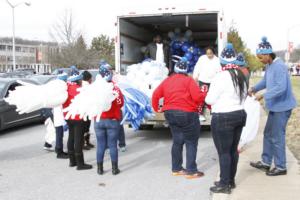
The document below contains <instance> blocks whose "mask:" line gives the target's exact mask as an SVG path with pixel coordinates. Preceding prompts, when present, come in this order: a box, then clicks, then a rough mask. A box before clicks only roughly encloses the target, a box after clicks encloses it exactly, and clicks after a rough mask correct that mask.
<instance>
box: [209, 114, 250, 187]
mask: <svg viewBox="0 0 300 200" xmlns="http://www.w3.org/2000/svg"><path fill="white" fill-rule="evenodd" d="M246 118H247V114H246V112H245V111H244V110H238V111H234V112H228V113H213V114H212V122H211V128H212V135H213V140H214V143H215V146H216V148H217V151H218V155H219V162H220V172H221V173H220V183H221V184H222V185H229V183H230V182H231V181H234V178H235V175H236V170H237V164H238V160H239V154H238V151H237V147H238V144H239V141H240V137H241V133H242V130H243V127H244V126H245V124H246Z"/></svg>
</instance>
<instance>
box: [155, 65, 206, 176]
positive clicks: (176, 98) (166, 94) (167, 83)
mask: <svg viewBox="0 0 300 200" xmlns="http://www.w3.org/2000/svg"><path fill="white" fill-rule="evenodd" d="M187 71H188V64H187V61H179V62H177V63H176V65H175V67H174V72H175V73H173V74H171V75H170V76H169V77H168V78H166V79H165V80H164V81H163V82H162V83H161V84H160V85H159V86H158V87H157V88H156V89H155V91H154V93H153V95H152V107H153V109H154V110H155V111H156V112H164V115H165V118H166V120H167V122H168V124H169V126H170V129H171V133H172V138H173V145H172V152H171V155H172V175H173V176H180V175H184V176H186V178H187V179H193V178H200V177H202V176H204V173H203V172H200V171H198V169H197V163H196V158H197V148H198V139H199V135H200V121H199V118H198V106H199V105H200V104H201V103H203V101H204V98H205V96H204V93H202V92H201V91H200V88H199V86H198V84H197V83H196V82H195V81H194V80H193V79H192V78H191V77H189V76H188V75H187ZM161 98H164V102H163V106H162V108H160V106H159V100H160V99H161ZM184 144H185V147H186V169H185V168H183V166H182V164H183V158H182V151H183V145H184Z"/></svg>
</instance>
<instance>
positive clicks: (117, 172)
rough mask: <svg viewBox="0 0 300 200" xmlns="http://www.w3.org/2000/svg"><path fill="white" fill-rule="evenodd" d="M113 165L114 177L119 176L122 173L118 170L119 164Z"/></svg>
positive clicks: (114, 163)
mask: <svg viewBox="0 0 300 200" xmlns="http://www.w3.org/2000/svg"><path fill="white" fill-rule="evenodd" d="M111 165H112V174H113V175H117V174H119V173H120V172H121V171H120V170H119V168H118V162H111Z"/></svg>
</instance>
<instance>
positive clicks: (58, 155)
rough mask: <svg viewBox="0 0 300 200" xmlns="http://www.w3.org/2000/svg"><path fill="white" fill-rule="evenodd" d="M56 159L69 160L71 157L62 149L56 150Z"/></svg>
mask: <svg viewBox="0 0 300 200" xmlns="http://www.w3.org/2000/svg"><path fill="white" fill-rule="evenodd" d="M55 151H56V158H58V159H68V158H69V155H68V154H67V153H65V152H64V151H63V150H62V149H56V150H55Z"/></svg>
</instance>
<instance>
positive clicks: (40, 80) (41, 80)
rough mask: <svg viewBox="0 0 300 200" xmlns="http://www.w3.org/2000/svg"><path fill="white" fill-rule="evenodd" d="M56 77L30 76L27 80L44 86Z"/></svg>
mask: <svg viewBox="0 0 300 200" xmlns="http://www.w3.org/2000/svg"><path fill="white" fill-rule="evenodd" d="M56 77H57V76H56V75H32V76H29V77H28V78H29V79H31V80H34V81H37V82H38V83H39V84H46V83H48V82H49V81H52V80H55V79H56Z"/></svg>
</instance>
